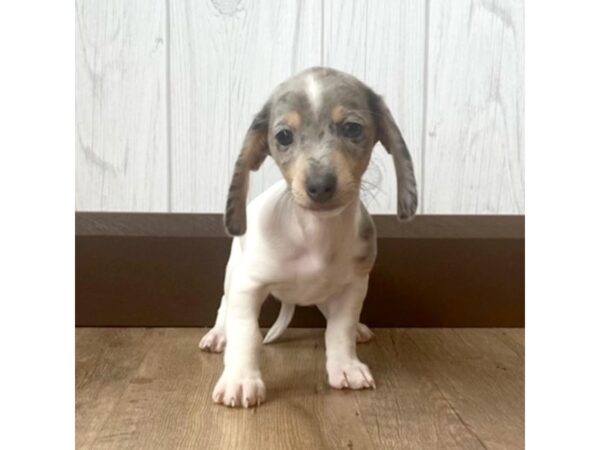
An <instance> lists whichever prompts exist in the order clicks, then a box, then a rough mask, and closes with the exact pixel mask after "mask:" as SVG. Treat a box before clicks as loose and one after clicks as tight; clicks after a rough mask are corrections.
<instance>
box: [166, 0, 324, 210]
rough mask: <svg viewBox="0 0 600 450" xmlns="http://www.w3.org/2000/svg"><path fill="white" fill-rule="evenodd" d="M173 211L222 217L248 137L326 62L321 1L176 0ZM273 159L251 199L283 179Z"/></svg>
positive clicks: (256, 176) (257, 178)
mask: <svg viewBox="0 0 600 450" xmlns="http://www.w3.org/2000/svg"><path fill="white" fill-rule="evenodd" d="M171 7H172V11H171V13H170V35H171V41H172V46H171V53H170V62H171V83H170V86H171V91H170V92H171V108H172V109H171V113H172V122H171V130H172V161H173V172H172V173H173V175H172V177H173V190H172V211H183V212H198V211H200V212H222V211H223V209H224V206H225V202H226V194H227V190H228V187H229V181H230V177H231V173H232V169H233V165H234V163H235V159H236V157H237V155H238V153H239V150H240V148H241V144H242V140H243V137H244V135H245V133H246V130H247V129H248V127H249V126H250V123H251V121H252V118H253V116H254V115H255V114H256V113H257V112H258V111H259V110H260V108H261V107H262V105H263V104H264V102H265V101H266V100H267V98H268V96H269V94H270V93H271V91H272V90H273V88H274V87H275V86H276V85H277V84H278V83H280V82H282V81H283V80H285V79H286V78H288V77H289V76H291V75H292V74H293V73H296V72H298V71H300V70H302V69H304V68H306V67H310V66H314V65H318V64H319V63H320V58H321V56H320V55H321V48H320V46H321V17H320V16H321V3H320V2H317V1H309V2H301V1H296V2H271V1H267V0H262V1H238V2H236V1H223V0H219V1H217V0H215V1H212V2H210V1H208V0H206V1H200V2H195V1H173V2H171ZM280 177H281V176H280V174H279V171H278V170H277V168H276V167H275V165H274V164H273V162H272V161H271V160H270V158H268V160H267V161H266V162H265V164H264V166H263V168H262V169H261V170H260V171H259V172H257V173H253V176H252V177H251V185H250V198H253V197H254V196H256V194H257V193H260V192H262V191H264V190H265V189H266V188H267V187H268V186H270V185H271V184H273V182H275V181H276V180H278V179H279V178H280Z"/></svg>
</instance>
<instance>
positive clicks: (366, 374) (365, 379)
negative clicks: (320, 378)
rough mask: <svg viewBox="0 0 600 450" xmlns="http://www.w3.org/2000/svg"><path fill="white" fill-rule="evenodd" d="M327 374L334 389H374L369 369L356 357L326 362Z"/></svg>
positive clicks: (373, 381)
mask: <svg viewBox="0 0 600 450" xmlns="http://www.w3.org/2000/svg"><path fill="white" fill-rule="evenodd" d="M327 375H328V377H329V385H330V386H331V387H332V388H334V389H368V388H373V389H375V380H373V376H372V375H371V371H370V370H369V368H368V367H367V366H366V365H365V364H363V363H361V362H360V361H359V360H358V359H351V360H347V361H335V362H331V363H330V362H328V363H327Z"/></svg>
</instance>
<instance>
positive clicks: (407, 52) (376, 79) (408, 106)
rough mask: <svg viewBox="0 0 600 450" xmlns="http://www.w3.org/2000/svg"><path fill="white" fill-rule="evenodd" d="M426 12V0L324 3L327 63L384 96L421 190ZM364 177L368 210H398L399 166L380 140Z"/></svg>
mask: <svg viewBox="0 0 600 450" xmlns="http://www.w3.org/2000/svg"><path fill="white" fill-rule="evenodd" d="M425 14H426V2H423V1H421V0H408V1H402V2H398V1H394V0H378V1H359V0H353V1H347V0H343V1H342V0H335V1H326V2H324V26H323V29H324V36H323V64H324V65H326V66H331V67H333V68H336V69H339V70H343V71H346V72H348V73H351V74H353V75H355V76H356V77H358V78H360V79H361V80H363V81H364V82H365V83H367V84H368V85H369V86H371V87H372V88H373V90H374V91H375V92H377V93H378V94H381V95H383V97H384V99H385V101H386V103H387V105H388V107H389V108H390V111H391V112H392V114H393V116H394V118H395V119H396V122H397V123H398V126H399V127H400V130H401V131H402V134H403V136H404V138H405V140H406V143H407V145H408V148H409V149H410V153H411V155H412V158H413V162H414V167H415V175H416V178H417V183H418V187H419V192H421V190H422V189H421V185H422V180H421V159H422V157H421V155H422V130H423V128H422V127H423V113H424V112H423V106H424V97H423V94H424V90H423V89H424V83H425V80H424V64H425V61H424V57H425V42H426V35H425V31H426V30H425V24H426V16H425ZM364 181H365V183H364V184H365V187H364V189H363V193H362V197H363V201H364V202H365V203H366V205H367V207H368V209H369V211H371V212H373V213H395V212H396V178H395V173H394V167H393V163H392V158H391V157H390V155H389V154H388V153H387V152H386V151H385V150H384V149H383V147H382V146H381V145H380V144H378V145H377V146H376V148H375V149H374V151H373V156H372V160H371V163H370V165H369V168H368V169H367V173H366V174H365V178H364ZM420 211H423V210H422V209H420Z"/></svg>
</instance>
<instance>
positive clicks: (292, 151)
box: [225, 68, 417, 236]
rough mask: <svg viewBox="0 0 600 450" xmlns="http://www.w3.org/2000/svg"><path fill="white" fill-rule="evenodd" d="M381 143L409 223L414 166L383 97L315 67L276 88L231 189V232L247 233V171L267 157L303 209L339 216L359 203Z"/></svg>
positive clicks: (250, 137)
mask: <svg viewBox="0 0 600 450" xmlns="http://www.w3.org/2000/svg"><path fill="white" fill-rule="evenodd" d="M377 141H381V143H382V144H383V146H384V147H385V148H386V149H387V151H388V152H389V153H390V154H391V155H392V156H393V159H394V167H395V169H396V179H397V188H398V217H399V218H401V219H408V218H410V217H412V216H413V215H414V213H415V211H416V208H417V193H416V184H415V177H414V173H413V167H412V162H411V158H410V154H409V153H408V149H407V148H406V145H405V143H404V139H403V138H402V135H401V133H400V130H399V129H398V127H397V125H396V123H395V122H394V119H393V118H392V116H391V114H390V111H389V109H388V108H387V106H386V105H385V103H384V101H383V99H382V98H381V97H379V96H378V95H376V94H375V93H373V91H371V89H369V88H368V87H367V86H366V85H364V84H363V83H362V82H360V81H359V80H357V79H356V78H354V77H352V76H351V75H348V74H345V73H342V72H338V71H335V70H332V69H325V68H313V69H308V70H307V71H305V72H302V73H300V74H299V75H297V76H295V77H293V78H291V79H289V80H288V81H286V82H284V83H283V84H281V85H279V86H278V87H277V88H276V89H275V92H274V93H273V94H272V96H271V98H270V99H269V101H268V102H267V103H266V105H265V106H264V107H263V109H262V110H261V112H260V113H259V114H258V115H257V116H256V117H255V119H254V121H253V123H252V125H251V127H250V129H249V130H248V133H247V135H246V138H245V140H244V145H243V147H242V151H241V153H240V156H239V157H238V161H237V163H236V168H235V171H234V175H233V179H232V182H231V186H230V189H229V198H228V200H227V209H226V213H225V227H226V229H227V231H228V232H229V234H231V235H234V236H238V235H242V234H244V233H245V231H246V196H247V190H248V174H249V171H250V170H257V169H258V168H259V167H260V165H261V164H262V162H263V161H264V159H265V157H266V156H267V155H271V157H272V158H273V159H274V160H275V162H276V163H277V165H278V166H279V168H280V170H281V173H282V174H283V176H284V178H285V179H286V181H287V183H288V186H289V188H290V192H291V194H292V198H293V199H294V201H295V202H296V203H297V204H298V205H299V206H300V207H302V208H304V209H307V210H311V211H330V212H333V213H334V212H335V211H339V210H341V209H342V208H343V207H344V206H346V205H347V204H348V203H350V202H352V201H354V200H356V199H357V197H358V195H359V190H360V180H361V177H362V175H363V174H364V172H365V170H366V169H367V166H368V165H369V160H370V158H371V152H372V150H373V146H374V145H375V144H376V143H377Z"/></svg>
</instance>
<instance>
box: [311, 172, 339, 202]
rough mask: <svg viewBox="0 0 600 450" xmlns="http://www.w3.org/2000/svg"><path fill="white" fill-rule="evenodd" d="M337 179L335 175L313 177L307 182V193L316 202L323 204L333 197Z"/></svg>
mask: <svg viewBox="0 0 600 450" xmlns="http://www.w3.org/2000/svg"><path fill="white" fill-rule="evenodd" d="M336 184H337V178H336V176H335V175H334V174H332V173H328V174H325V175H318V176H311V177H308V179H307V180H306V193H307V194H308V196H309V197H310V198H311V199H313V200H314V201H315V202H318V203H323V202H326V201H327V200H329V199H331V197H333V194H335V187H336Z"/></svg>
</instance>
